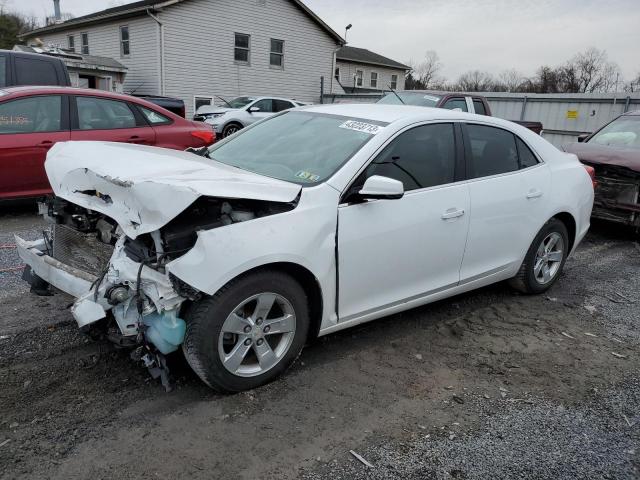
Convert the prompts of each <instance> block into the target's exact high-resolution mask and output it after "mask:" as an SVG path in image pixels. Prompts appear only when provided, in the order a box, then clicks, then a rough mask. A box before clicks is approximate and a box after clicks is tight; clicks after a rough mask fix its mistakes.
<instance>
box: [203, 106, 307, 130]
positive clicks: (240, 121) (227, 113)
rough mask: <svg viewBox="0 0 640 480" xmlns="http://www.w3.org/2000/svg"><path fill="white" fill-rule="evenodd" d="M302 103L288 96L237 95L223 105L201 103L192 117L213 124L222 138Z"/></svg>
mask: <svg viewBox="0 0 640 480" xmlns="http://www.w3.org/2000/svg"><path fill="white" fill-rule="evenodd" d="M302 105H306V103H303V102H298V101H296V100H291V99H288V98H275V97H238V98H235V99H233V100H231V101H230V102H227V104H226V106H225V107H216V106H215V105H203V106H201V107H200V108H198V111H197V112H196V114H195V115H194V117H193V119H194V120H196V121H199V122H206V123H208V124H209V125H211V126H213V128H214V129H215V131H216V133H217V134H218V136H220V137H222V138H224V137H228V136H229V135H233V134H234V133H236V132H237V131H238V130H241V129H243V128H244V127H247V126H249V125H251V124H252V123H255V122H257V121H258V120H262V119H263V118H266V117H270V116H271V115H273V114H275V113H278V112H282V111H284V110H289V109H290V108H295V107H300V106H302Z"/></svg>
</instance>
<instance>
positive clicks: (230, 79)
mask: <svg viewBox="0 0 640 480" xmlns="http://www.w3.org/2000/svg"><path fill="white" fill-rule="evenodd" d="M63 1H64V0H63ZM21 39H22V40H23V41H24V42H25V43H27V44H30V43H32V42H37V43H38V44H41V45H50V46H57V47H60V48H65V49H70V50H73V51H76V52H78V53H81V54H85V55H97V56H102V57H110V58H113V59H116V60H117V61H118V62H120V63H121V64H123V65H124V66H126V67H127V74H126V78H125V81H124V85H123V90H124V92H125V93H130V92H133V91H135V93H136V94H142V95H165V96H170V97H177V98H181V99H182V100H184V102H185V105H186V107H187V116H188V117H191V116H192V115H193V113H194V111H195V109H196V108H197V106H200V105H203V104H207V103H214V102H215V101H216V99H217V97H222V98H226V99H230V98H234V97H236V96H240V95H269V96H279V97H288V98H292V99H295V100H300V101H308V102H318V101H319V99H320V94H321V86H320V85H321V82H320V78H321V77H324V79H325V82H324V93H329V92H331V91H333V88H334V86H333V83H334V82H335V79H334V78H333V72H334V70H335V66H336V52H337V51H338V50H339V49H340V47H341V46H342V45H344V40H343V39H342V37H340V35H338V34H337V33H336V32H335V31H333V30H332V29H331V28H330V27H329V26H328V25H327V24H326V23H324V22H323V21H322V20H321V19H320V18H319V17H318V16H317V15H316V14H315V13H314V12H312V11H311V10H310V9H309V8H308V7H307V6H306V5H305V4H304V3H303V2H302V1H300V0H167V1H158V0H143V1H138V2H134V3H129V4H126V5H121V6H118V7H114V8H109V9H107V10H103V11H100V12H96V13H93V14H90V15H85V16H83V17H77V18H74V19H71V20H68V21H65V22H58V23H52V24H50V25H47V26H45V27H42V28H39V29H37V30H33V31H31V32H27V33H25V34H23V35H22V36H21Z"/></svg>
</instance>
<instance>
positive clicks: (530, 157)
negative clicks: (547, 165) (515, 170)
mask: <svg viewBox="0 0 640 480" xmlns="http://www.w3.org/2000/svg"><path fill="white" fill-rule="evenodd" d="M516 144H517V145H518V157H519V158H520V168H529V167H533V166H534V165H537V164H538V163H539V162H538V159H537V158H536V156H535V155H534V154H533V152H532V151H531V149H530V148H529V147H527V145H526V144H525V143H524V142H523V141H522V140H520V139H519V138H518V137H516Z"/></svg>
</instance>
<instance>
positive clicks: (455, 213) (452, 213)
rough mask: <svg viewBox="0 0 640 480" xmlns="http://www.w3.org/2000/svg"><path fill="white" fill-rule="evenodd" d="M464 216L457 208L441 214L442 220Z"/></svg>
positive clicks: (462, 211)
mask: <svg viewBox="0 0 640 480" xmlns="http://www.w3.org/2000/svg"><path fill="white" fill-rule="evenodd" d="M463 215H464V210H462V209H457V208H450V209H449V210H447V211H446V212H444V213H443V214H442V217H441V218H442V219H443V220H451V219H452V218H458V217H461V216H463Z"/></svg>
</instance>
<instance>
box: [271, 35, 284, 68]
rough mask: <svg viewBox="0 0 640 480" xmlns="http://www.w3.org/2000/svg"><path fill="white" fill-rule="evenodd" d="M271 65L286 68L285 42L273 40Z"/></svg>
mask: <svg viewBox="0 0 640 480" xmlns="http://www.w3.org/2000/svg"><path fill="white" fill-rule="evenodd" d="M269 65H271V66H272V67H278V68H284V40H276V39H275V38H272V39H271V52H270V53H269Z"/></svg>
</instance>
